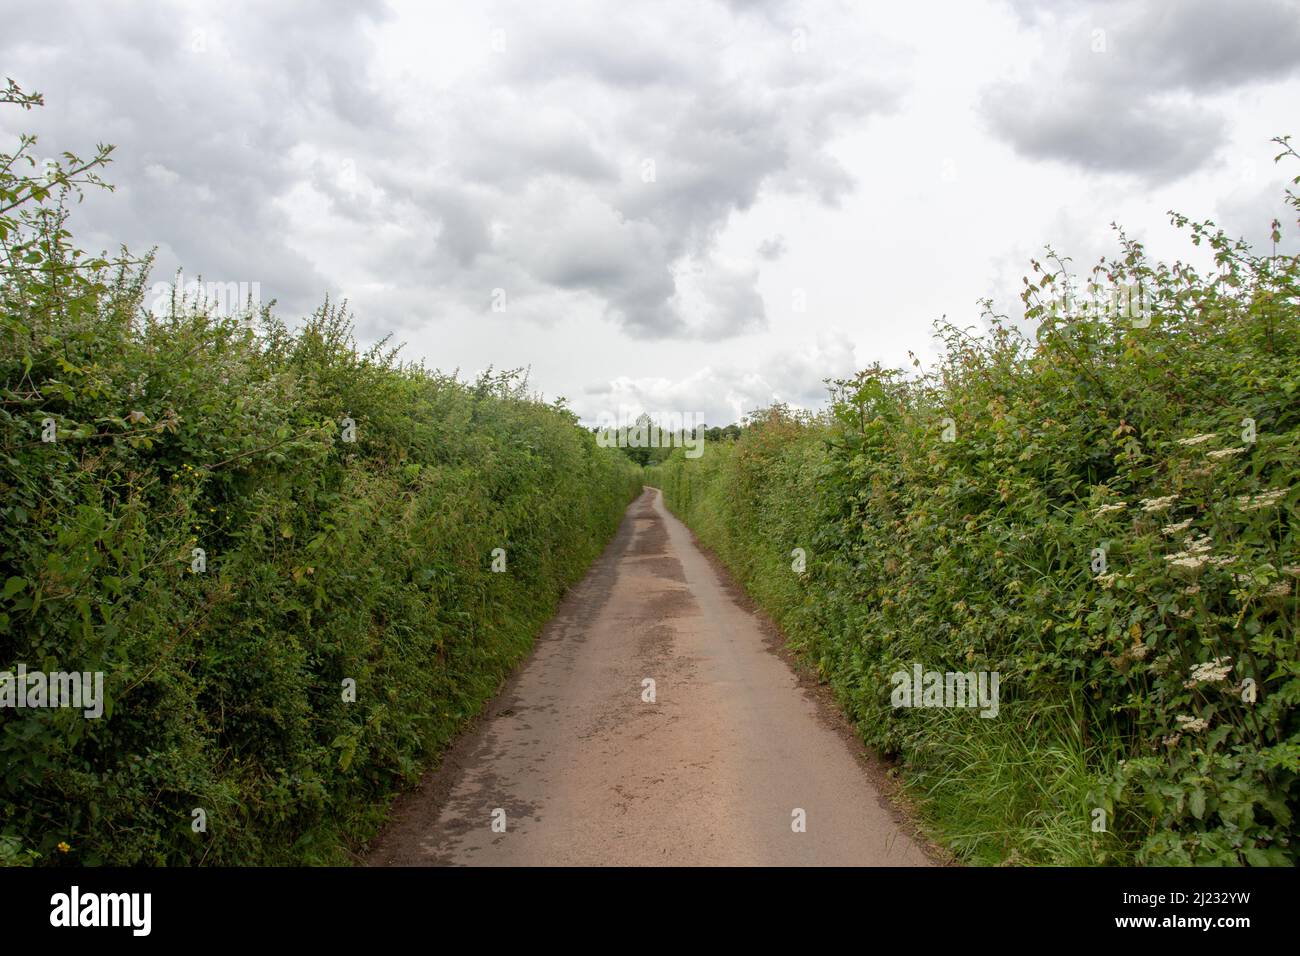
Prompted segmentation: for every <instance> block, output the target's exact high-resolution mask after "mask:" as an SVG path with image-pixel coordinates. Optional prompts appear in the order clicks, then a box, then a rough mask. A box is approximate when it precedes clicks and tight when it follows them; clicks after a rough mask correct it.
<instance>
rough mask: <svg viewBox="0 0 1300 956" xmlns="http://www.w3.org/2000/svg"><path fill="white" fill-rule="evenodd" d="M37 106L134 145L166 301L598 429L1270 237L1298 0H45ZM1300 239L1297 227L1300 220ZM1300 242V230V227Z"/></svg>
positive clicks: (146, 236) (102, 245)
mask: <svg viewBox="0 0 1300 956" xmlns="http://www.w3.org/2000/svg"><path fill="white" fill-rule="evenodd" d="M5 19H6V29H5V32H4V34H3V35H0V77H3V76H10V77H13V78H14V79H15V80H17V81H18V82H19V83H20V84H21V85H22V86H23V87H24V88H26V89H28V90H37V91H40V92H41V93H43V94H45V98H46V103H47V105H46V107H45V108H44V109H42V110H38V111H36V112H34V113H22V112H18V111H16V110H8V111H5V112H0V138H3V140H4V141H5V142H6V144H8V143H9V142H10V141H11V140H12V139H13V137H15V136H16V134H17V133H18V132H19V131H21V130H29V131H32V132H36V133H38V134H39V135H40V142H39V146H38V152H47V153H48V154H50V155H53V154H55V153H57V152H59V151H62V150H64V149H72V150H74V151H79V152H91V151H92V150H93V146H94V144H95V143H96V142H98V141H106V142H110V143H114V144H116V145H117V147H118V149H117V153H116V162H115V164H114V165H113V166H112V167H111V168H110V170H109V175H108V178H109V179H110V180H111V181H113V182H115V183H116V184H117V186H118V190H117V192H116V193H113V194H102V195H96V196H92V197H91V198H89V199H88V200H87V201H86V203H85V204H84V205H83V206H82V207H81V208H80V209H79V210H78V212H77V218H76V219H75V220H74V223H75V225H74V232H75V233H76V235H77V236H78V238H79V240H80V241H81V242H82V244H83V245H85V246H88V247H91V248H93V249H96V250H99V249H115V248H116V247H117V246H118V245H119V244H121V243H125V244H127V245H128V246H129V247H131V249H132V250H133V251H138V252H142V251H145V250H147V249H149V248H151V247H157V249H158V269H157V273H156V276H155V277H156V278H158V279H160V280H166V279H167V278H169V277H170V276H171V274H173V273H174V271H175V270H176V269H177V268H178V267H180V268H183V269H184V270H185V274H186V276H187V277H191V278H192V277H193V276H195V275H196V274H198V273H201V274H202V275H203V277H204V278H205V279H206V280H210V281H220V282H246V283H258V285H259V287H260V291H261V296H262V299H263V300H266V299H270V298H275V299H277V300H278V302H279V308H280V311H281V312H282V313H286V314H287V315H289V316H291V317H292V316H301V315H303V314H305V313H308V312H310V311H312V309H313V308H314V307H315V306H317V305H318V304H319V303H320V302H321V301H322V300H323V298H324V296H325V295H326V294H329V295H330V296H333V297H346V298H347V299H348V300H349V301H350V303H351V305H352V308H353V310H354V311H355V313H356V319H357V324H358V335H359V338H361V339H362V340H363V341H370V340H374V339H375V338H378V337H380V336H382V335H384V334H387V333H389V332H391V333H393V335H394V337H395V338H396V339H397V340H399V341H404V342H406V343H407V348H406V354H407V355H409V356H410V357H412V358H416V357H419V358H424V359H425V360H427V362H428V363H429V364H430V365H432V366H436V367H439V368H442V369H444V370H451V369H455V368H459V369H460V370H462V373H465V374H473V373H474V372H476V371H478V370H481V369H483V368H485V367H487V366H489V365H492V366H495V367H497V368H511V367H517V366H529V367H531V370H532V371H531V381H532V384H533V386H534V388H535V389H537V390H539V391H541V392H542V393H544V394H545V396H546V397H547V398H548V399H550V398H555V397H558V396H565V397H566V398H567V399H568V400H569V402H570V404H571V405H572V407H574V408H575V409H576V410H577V411H578V412H579V413H580V414H582V415H583V416H584V417H585V418H586V419H588V420H589V421H595V420H596V418H597V417H598V416H600V415H602V414H610V413H614V412H617V411H618V409H619V408H621V407H622V408H645V409H648V410H650V411H652V412H653V411H660V410H662V411H676V412H702V413H704V415H705V417H706V419H707V420H708V421H709V422H710V423H717V424H721V423H725V422H728V421H732V420H735V419H737V418H738V417H739V416H740V415H741V414H743V413H744V412H745V411H747V410H749V409H752V408H755V407H758V406H761V405H764V404H767V403H769V402H771V401H772V400H774V399H775V400H783V401H787V402H790V403H792V404H799V405H804V406H817V405H818V404H820V403H821V401H822V399H823V397H824V394H825V392H824V387H823V385H822V380H823V379H824V378H827V377H833V376H841V375H846V374H849V373H851V372H852V371H854V370H855V369H857V368H861V367H864V366H866V365H868V364H870V363H871V362H873V361H880V362H883V363H885V364H886V365H891V366H903V365H905V364H907V363H908V358H907V353H908V350H909V349H910V350H912V351H915V352H917V353H918V354H919V355H921V356H922V357H928V356H932V355H933V354H934V343H933V340H932V337H931V325H932V323H933V322H934V321H935V320H936V319H938V318H940V317H942V316H947V318H948V319H949V320H951V321H954V322H956V323H957V324H959V325H972V326H974V325H977V324H978V321H979V311H980V310H979V307H978V304H977V303H978V301H979V300H980V299H982V298H984V297H986V296H988V297H992V298H993V299H994V301H995V303H996V304H997V305H998V306H999V307H1000V309H1001V310H1002V311H1004V312H1007V313H1010V314H1013V315H1015V314H1018V312H1019V310H1020V303H1019V299H1018V295H1017V290H1018V288H1019V287H1020V277H1021V276H1022V275H1023V274H1024V273H1025V272H1026V268H1027V263H1028V259H1029V257H1030V256H1031V255H1035V254H1037V253H1039V252H1040V251H1041V249H1042V247H1043V245H1044V244H1046V243H1051V244H1052V245H1053V246H1054V247H1056V248H1057V249H1058V250H1059V251H1062V252H1064V253H1066V254H1068V255H1071V256H1073V257H1074V260H1075V262H1076V264H1078V265H1079V267H1080V268H1079V271H1080V272H1082V271H1084V269H1085V264H1090V263H1091V262H1093V261H1095V260H1096V258H1097V257H1098V256H1100V255H1101V254H1103V253H1109V252H1113V251H1114V248H1115V246H1114V239H1113V235H1112V233H1111V231H1110V228H1109V225H1110V223H1111V222H1118V223H1119V224H1121V225H1122V226H1124V227H1125V229H1126V230H1127V231H1128V232H1129V233H1130V234H1131V235H1134V236H1136V237H1138V238H1141V239H1143V240H1144V241H1146V242H1147V243H1148V248H1149V249H1150V251H1151V252H1152V253H1154V254H1155V255H1158V256H1161V257H1164V258H1174V257H1181V258H1192V259H1193V260H1194V259H1195V255H1194V251H1193V250H1192V249H1191V247H1190V246H1189V245H1188V244H1187V243H1186V241H1185V240H1184V239H1182V238H1180V235H1179V234H1178V233H1177V232H1176V231H1175V230H1174V229H1173V228H1172V227H1171V226H1170V225H1169V222H1168V216H1167V210H1169V209H1177V210H1179V211H1182V212H1185V213H1187V214H1189V215H1191V216H1193V217H1194V218H1213V219H1215V220H1216V221H1219V222H1221V223H1222V224H1223V225H1224V226H1225V227H1227V228H1228V229H1229V230H1230V231H1233V232H1234V233H1238V234H1243V235H1245V236H1247V237H1248V238H1250V239H1252V240H1255V241H1259V242H1263V241H1265V237H1266V235H1267V232H1268V223H1269V221H1270V220H1271V219H1272V218H1273V217H1274V216H1285V213H1284V210H1285V207H1284V206H1283V205H1282V203H1281V194H1282V187H1283V183H1284V181H1285V180H1286V179H1287V178H1288V177H1289V176H1290V175H1294V171H1292V170H1288V169H1287V168H1285V167H1278V166H1275V165H1274V164H1273V162H1272V157H1273V155H1274V153H1275V152H1276V149H1275V147H1273V146H1272V145H1271V144H1270V143H1269V139H1270V138H1271V137H1273V136H1276V135H1279V134H1284V133H1296V134H1300V129H1297V128H1296V126H1297V123H1296V121H1297V119H1300V113H1298V112H1297V109H1296V104H1297V102H1300V4H1298V3H1297V2H1293V0H1234V2H1231V3H1228V2H1221V0H1179V2H1176V3H1175V2H1155V0H1152V2H1070V0H1057V2H1052V3H1043V4H1041V5H1036V4H1032V3H1029V2H1023V0H988V2H980V0H954V2H951V3H933V4H925V3H896V4H892V5H890V6H888V7H886V6H885V5H882V4H864V3H849V2H843V3H822V2H788V3H783V2H766V3H759V2H755V3H742V2H738V0H736V2H717V0H689V2H683V3H676V2H655V3H653V4H651V3H643V4H629V3H582V2H579V3H561V2H558V0H547V2H546V3H535V2H509V3H505V2H495V3H494V2H480V3H456V4H451V3H427V2H410V3H407V2H391V3H382V2H342V0H337V2H325V3H306V2H302V3H296V2H277V3H274V4H266V3H257V2H239V0H235V2H232V0H225V2H221V3H140V2H115V0H105V2H97V3H94V4H85V3H60V2H46V3H42V4H25V5H23V6H22V7H20V8H15V9H12V10H9V11H8V12H7V13H6V16H5ZM1284 221H1286V222H1290V223H1291V224H1292V232H1291V236H1293V237H1294V235H1295V230H1294V214H1293V215H1292V216H1291V217H1289V219H1288V218H1284ZM1292 243H1294V240H1292Z"/></svg>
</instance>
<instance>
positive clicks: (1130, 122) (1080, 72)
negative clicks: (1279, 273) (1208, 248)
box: [982, 0, 1300, 182]
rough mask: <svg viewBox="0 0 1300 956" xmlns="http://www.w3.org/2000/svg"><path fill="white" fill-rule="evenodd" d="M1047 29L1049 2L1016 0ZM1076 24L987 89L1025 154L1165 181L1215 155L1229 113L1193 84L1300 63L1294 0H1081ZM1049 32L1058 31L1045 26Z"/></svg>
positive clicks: (1003, 125)
mask: <svg viewBox="0 0 1300 956" xmlns="http://www.w3.org/2000/svg"><path fill="white" fill-rule="evenodd" d="M1012 7H1013V9H1015V10H1016V12H1017V13H1018V14H1019V15H1020V16H1021V18H1022V20H1024V21H1025V22H1027V23H1032V24H1033V25H1034V26H1035V27H1039V28H1041V27H1042V24H1043V21H1044V18H1045V14H1044V13H1043V12H1042V8H1035V7H1030V6H1029V5H1027V4H1024V3H1020V2H1016V3H1013V4H1012ZM1059 9H1061V10H1064V12H1065V13H1067V14H1069V15H1070V16H1071V17H1072V27H1071V29H1069V30H1068V31H1066V32H1064V33H1062V34H1057V36H1059V37H1061V41H1060V43H1054V42H1051V40H1050V39H1049V41H1048V45H1047V47H1048V48H1047V50H1046V54H1047V55H1046V57H1045V58H1044V59H1043V61H1041V62H1039V63H1037V64H1035V65H1034V66H1033V67H1032V68H1031V69H1030V71H1029V73H1028V75H1027V76H1025V77H1024V78H1022V79H1018V80H1016V81H1010V82H1006V83H1002V84H1000V85H997V86H995V87H993V88H991V89H989V90H986V91H985V95H984V98H983V104H982V108H983V112H984V115H985V117H986V119H987V120H988V122H989V124H990V126H991V128H992V129H993V131H994V132H995V133H996V134H998V135H1000V136H1002V137H1003V138H1004V139H1006V140H1007V141H1008V142H1009V143H1010V144H1011V145H1012V147H1013V148H1015V149H1016V150H1017V151H1018V152H1020V153H1021V154H1023V155H1025V156H1028V157H1031V158H1038V159H1052V160H1057V161H1060V162H1063V163H1067V164H1070V165H1074V166H1077V167H1080V168H1083V169H1087V170H1090V171H1094V172H1112V173H1130V174H1134V175H1136V176H1139V177H1141V178H1143V179H1145V180H1147V181H1150V182H1163V181H1169V180H1172V179H1176V178H1178V177H1180V176H1183V175H1185V174H1187V173H1190V172H1192V171H1194V170H1196V169H1198V168H1201V167H1202V166H1204V165H1206V164H1207V163H1209V162H1210V161H1211V159H1212V158H1213V156H1214V153H1215V150H1216V149H1217V148H1218V147H1219V146H1220V144H1221V143H1222V142H1223V139H1224V135H1225V130H1226V122H1227V121H1226V118H1225V117H1224V116H1222V115H1220V114H1219V113H1217V112H1214V111H1213V110H1212V109H1210V108H1209V107H1207V106H1205V105H1204V104H1202V103H1189V102H1187V99H1186V98H1187V95H1188V94H1199V95H1212V94H1215V93H1219V92H1225V91H1228V90H1232V89H1236V88H1238V87H1241V86H1244V85H1246V84H1250V83H1255V82H1265V81H1270V80H1277V79H1281V78H1284V77H1286V76H1288V75H1291V74H1293V73H1295V72H1296V71H1297V70H1300V4H1297V3H1296V2H1294V0H1237V2H1234V3H1230V4H1227V3H1220V2H1218V0H1183V2H1179V3H1176V4H1168V3H1163V2H1160V0H1146V2H1142V3H1137V4H1131V3H1123V4H1120V3H1113V2H1101V3H1093V4H1083V3H1073V4H1069V5H1066V6H1064V7H1062V8H1059ZM1048 35H1049V37H1050V34H1048Z"/></svg>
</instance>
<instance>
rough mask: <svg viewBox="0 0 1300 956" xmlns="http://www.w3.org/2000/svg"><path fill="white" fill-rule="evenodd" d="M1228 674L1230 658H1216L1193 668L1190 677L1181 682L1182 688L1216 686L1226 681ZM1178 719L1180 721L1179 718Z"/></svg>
mask: <svg viewBox="0 0 1300 956" xmlns="http://www.w3.org/2000/svg"><path fill="white" fill-rule="evenodd" d="M1230 673H1232V658H1231V657H1216V658H1214V660H1212V661H1206V662H1205V663H1203V664H1197V665H1196V666H1195V667H1193V668H1192V676H1191V677H1190V678H1189V679H1188V680H1186V681H1184V682H1183V686H1184V687H1186V688H1189V689H1190V688H1192V687H1196V686H1198V685H1200V684H1217V683H1218V682H1219V681H1222V680H1227V679H1228V675H1229V674H1230ZM1178 719H1179V720H1182V718H1181V717H1179V718H1178Z"/></svg>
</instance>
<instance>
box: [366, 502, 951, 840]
mask: <svg viewBox="0 0 1300 956" xmlns="http://www.w3.org/2000/svg"><path fill="white" fill-rule="evenodd" d="M747 604H748V602H747V601H746V599H745V598H744V596H743V595H742V594H741V593H739V592H738V591H737V589H736V588H735V587H734V585H732V584H731V582H730V580H729V579H728V577H727V575H726V574H725V573H724V572H722V571H720V570H719V569H718V568H717V566H716V565H715V563H713V562H712V561H710V559H709V558H708V557H706V555H705V554H704V553H703V552H702V551H701V550H700V548H699V547H698V546H697V545H696V544H695V542H694V540H693V537H692V535H691V533H690V531H689V530H688V529H687V528H686V527H685V526H684V525H683V524H682V523H681V522H680V521H678V520H677V519H676V518H675V517H673V516H672V515H671V514H670V513H668V511H667V510H666V509H665V508H664V506H663V502H662V500H661V497H660V494H659V492H658V491H656V490H654V489H647V490H646V492H645V493H644V494H642V496H641V497H640V498H638V499H637V500H636V501H635V502H633V504H632V505H631V506H630V507H629V509H628V513H627V515H626V516H625V518H624V520H623V524H622V526H621V528H620V530H619V532H618V534H617V536H616V537H615V539H614V540H613V541H612V542H611V544H610V545H609V547H608V548H607V549H606V551H605V553H604V554H603V555H602V557H601V558H600V559H599V560H598V561H597V562H596V564H595V565H594V566H593V568H592V569H591V571H590V572H589V574H588V575H587V577H586V578H585V579H584V580H583V581H582V582H581V583H580V584H579V585H577V586H576V587H574V588H573V589H572V590H571V591H570V592H569V593H568V594H567V595H566V596H565V599H564V601H563V602H562V604H561V607H560V609H559V611H558V613H557V615H556V616H555V618H554V619H553V620H552V621H551V622H550V623H549V624H548V625H547V627H546V630H545V631H544V633H543V634H542V635H541V637H539V639H538V642H537V645H536V647H535V649H534V651H533V653H532V655H531V656H530V657H529V659H528V660H527V661H525V662H524V663H523V664H522V665H520V668H519V669H518V671H517V672H516V674H515V675H514V676H513V677H512V678H511V680H510V681H509V682H508V683H507V684H506V686H505V687H504V688H503V690H502V692H501V693H500V694H499V695H498V696H497V697H496V698H495V700H494V701H493V702H492V703H491V704H490V705H489V706H488V708H487V710H486V712H485V714H484V715H483V718H482V719H481V720H480V721H479V722H478V723H477V725H476V726H475V727H474V728H473V729H471V730H470V731H468V732H467V733H466V734H465V736H464V737H463V738H462V739H461V740H459V741H458V742H457V743H456V744H455V745H453V746H452V748H451V749H450V750H449V751H448V753H447V755H446V756H445V758H444V760H443V761H442V764H441V766H440V767H439V768H438V769H437V770H436V771H433V772H432V773H430V774H429V775H428V777H427V778H426V780H425V781H424V784H423V786H422V788H421V789H420V790H419V791H418V792H415V793H412V794H407V795H405V796H403V797H402V798H399V800H398V801H396V802H395V804H394V807H393V814H392V821H391V823H390V825H389V826H388V827H387V828H386V829H385V831H384V832H383V833H382V834H381V835H380V837H379V839H378V840H377V841H376V842H375V844H374V846H373V848H372V849H371V851H370V852H369V855H368V858H367V862H368V863H370V864H371V865H378V866H422V865H448V864H451V865H486V866H490V865H534V866H535V865H632V866H636V865H687V866H690V865H742V866H743V865H800V866H802V865H841V866H842V865H850V866H852V865H872V866H924V865H928V864H929V863H930V858H929V857H928V856H927V853H926V852H925V851H924V850H923V849H922V844H921V842H920V841H918V840H917V839H914V837H913V836H912V835H911V834H912V832H913V831H912V829H911V828H910V827H909V826H908V825H907V824H906V822H905V820H904V818H903V817H902V815H900V814H899V813H898V812H896V811H895V810H894V809H893V808H892V807H891V805H890V804H889V802H888V801H887V800H886V799H885V797H884V795H883V790H882V780H883V777H882V774H881V768H880V767H879V766H878V765H877V764H875V763H873V761H872V760H871V759H869V758H868V757H867V756H865V755H864V754H863V753H862V747H861V745H860V744H859V743H858V742H857V740H856V738H854V737H853V735H852V734H851V732H850V731H849V730H848V729H847V725H846V724H845V722H844V720H843V718H842V717H841V716H840V715H839V714H838V713H836V712H835V711H834V709H833V707H831V706H829V705H828V703H827V701H826V700H825V695H824V693H819V692H818V691H817V688H816V687H815V685H813V684H812V683H811V682H810V681H808V680H807V678H806V677H805V678H801V677H800V676H799V675H798V674H797V672H796V669H795V668H794V667H792V665H791V664H790V662H789V660H788V656H787V655H786V654H784V653H783V652H782V651H781V648H780V641H779V635H778V634H776V632H775V630H774V628H773V627H772V626H771V624H770V623H769V622H767V621H766V620H765V619H764V618H763V617H762V616H761V615H758V614H755V613H754V612H753V611H751V610H750V609H748V607H747ZM649 682H653V684H651V683H649Z"/></svg>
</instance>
